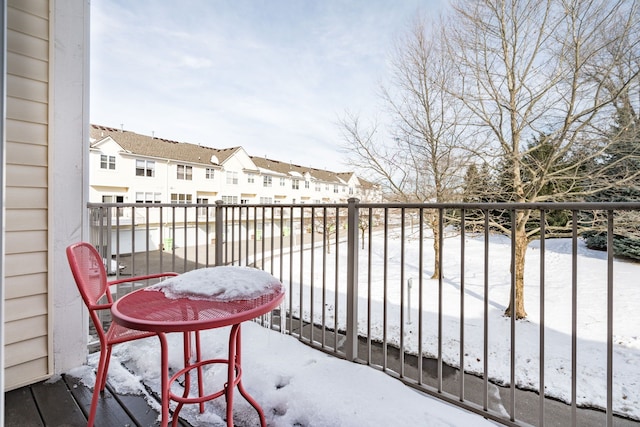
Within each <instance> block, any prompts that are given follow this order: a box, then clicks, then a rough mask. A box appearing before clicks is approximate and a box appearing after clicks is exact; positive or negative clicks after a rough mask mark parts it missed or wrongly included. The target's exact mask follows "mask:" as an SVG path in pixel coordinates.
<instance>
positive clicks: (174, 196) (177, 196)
mask: <svg viewBox="0 0 640 427" xmlns="http://www.w3.org/2000/svg"><path fill="white" fill-rule="evenodd" d="M191 200H192V199H191V194H183V193H171V203H178V204H180V203H191Z"/></svg>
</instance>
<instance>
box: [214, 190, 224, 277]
mask: <svg viewBox="0 0 640 427" xmlns="http://www.w3.org/2000/svg"><path fill="white" fill-rule="evenodd" d="M223 205H224V202H223V201H222V200H216V209H215V219H216V223H215V230H216V244H215V247H216V256H215V260H216V265H222V246H223V245H222V243H223V241H222V239H223V231H222V230H223V228H222V227H223V224H222V217H223V215H222V214H223V211H224V209H223Z"/></svg>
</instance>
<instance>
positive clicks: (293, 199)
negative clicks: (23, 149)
mask: <svg viewBox="0 0 640 427" xmlns="http://www.w3.org/2000/svg"><path fill="white" fill-rule="evenodd" d="M89 171H90V172H89V175H90V178H89V202H93V203H125V204H137V203H153V204H156V203H157V204H172V205H176V206H178V205H187V204H197V206H198V208H197V209H188V210H187V209H185V210H180V209H171V210H168V212H167V213H165V214H163V216H162V217H161V216H160V215H161V214H160V210H153V211H145V210H143V209H139V210H136V209H128V208H127V209H121V210H120V209H119V210H114V211H112V214H111V215H113V214H117V216H118V218H117V220H116V219H115V218H106V219H105V218H94V219H93V221H94V222H95V225H96V227H93V230H95V232H96V233H98V231H97V230H98V229H100V230H105V228H104V227H102V228H101V227H98V225H104V221H111V223H115V222H117V227H118V235H119V236H121V238H120V239H119V240H118V242H117V245H118V248H117V252H119V253H130V252H138V251H145V250H156V249H160V248H163V249H165V250H167V249H172V248H173V247H174V246H176V245H180V242H187V241H189V242H208V243H212V242H214V241H215V239H216V238H217V237H218V236H216V235H215V230H214V227H212V226H211V221H213V217H214V212H215V210H214V209H212V208H211V205H212V204H214V203H215V202H216V201H218V200H221V201H222V202H224V203H225V204H230V205H237V206H238V209H237V217H236V218H237V219H236V221H237V223H238V224H237V225H238V226H239V227H240V228H241V230H242V232H241V233H238V234H233V233H231V232H229V233H227V232H226V230H223V233H224V236H223V237H224V239H225V241H231V240H241V239H247V238H249V239H254V238H255V239H259V238H261V236H262V235H265V236H270V235H279V234H281V233H282V234H288V233H290V232H293V233H303V232H309V231H310V229H311V227H312V226H311V224H307V225H305V226H304V227H303V226H301V222H300V221H295V223H294V222H293V221H291V222H287V223H286V224H284V223H283V225H282V226H281V227H282V229H278V230H271V229H268V230H267V229H265V230H263V229H262V227H263V224H262V222H259V221H254V219H255V218H254V217H255V211H251V210H250V209H248V208H249V206H251V205H272V206H277V205H285V204H289V205H292V204H314V205H317V204H329V203H346V202H347V200H348V199H349V198H352V197H356V198H359V199H361V200H363V201H379V200H381V197H380V195H379V194H378V193H379V192H378V191H377V187H376V186H374V185H372V184H371V183H369V182H367V181H365V180H362V179H360V178H358V177H357V176H356V174H355V173H352V172H347V173H338V172H332V171H327V170H321V169H315V168H308V167H303V166H300V165H295V164H292V163H287V162H281V161H278V160H273V159H268V158H264V157H255V156H251V155H249V154H248V153H247V152H246V151H245V150H244V148H242V147H232V148H225V149H216V148H211V147H204V146H200V145H196V144H189V143H185V142H177V141H172V140H167V139H163V138H158V137H155V136H154V135H151V136H149V135H141V134H137V133H135V132H130V131H127V130H124V129H116V128H111V127H106V126H100V125H91V127H90V153H89ZM243 206H244V207H245V208H244V209H241V207H243ZM134 208H135V206H134ZM273 215H282V216H283V217H288V215H289V214H288V211H286V210H282V211H279V210H274V211H273ZM142 223H144V224H145V227H144V229H142V228H141V227H137V226H136V225H138V226H139V225H140V224H142ZM232 227H233V225H232V224H229V228H230V229H231V228H232ZM269 227H271V226H269ZM276 227H279V228H280V226H278V225H276ZM303 228H304V229H303ZM107 229H111V230H113V231H112V232H110V233H106V235H103V236H98V235H93V234H92V241H94V242H103V243H102V244H99V246H101V248H100V249H101V251H102V253H103V254H104V255H105V257H108V256H109V254H114V253H115V252H116V248H115V243H114V241H115V238H116V237H115V236H116V231H115V229H114V228H113V227H111V226H110V227H107ZM146 230H149V232H148V233H147V232H146ZM103 232H104V231H103ZM122 236H124V237H122ZM148 238H150V240H147V239H148ZM185 244H186V243H185Z"/></svg>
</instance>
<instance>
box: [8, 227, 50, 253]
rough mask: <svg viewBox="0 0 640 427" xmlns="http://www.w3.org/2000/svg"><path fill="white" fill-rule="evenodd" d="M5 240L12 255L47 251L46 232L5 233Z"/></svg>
mask: <svg viewBox="0 0 640 427" xmlns="http://www.w3.org/2000/svg"><path fill="white" fill-rule="evenodd" d="M5 239H6V240H5V242H6V244H7V246H9V247H11V249H12V251H13V253H14V254H19V253H33V252H43V251H46V250H47V240H48V239H47V230H33V231H13V232H11V231H10V232H7V233H5Z"/></svg>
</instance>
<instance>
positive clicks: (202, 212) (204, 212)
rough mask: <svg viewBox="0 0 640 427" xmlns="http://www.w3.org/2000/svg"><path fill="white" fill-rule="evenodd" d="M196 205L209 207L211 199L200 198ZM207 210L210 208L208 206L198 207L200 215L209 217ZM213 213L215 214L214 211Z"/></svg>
mask: <svg viewBox="0 0 640 427" xmlns="http://www.w3.org/2000/svg"><path fill="white" fill-rule="evenodd" d="M196 203H197V204H199V205H208V204H209V199H206V198H203V197H198V198H197V199H196ZM207 210H208V208H207V207H206V206H200V207H198V215H201V216H206V215H207ZM211 211H212V212H213V209H212V210H211Z"/></svg>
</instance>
